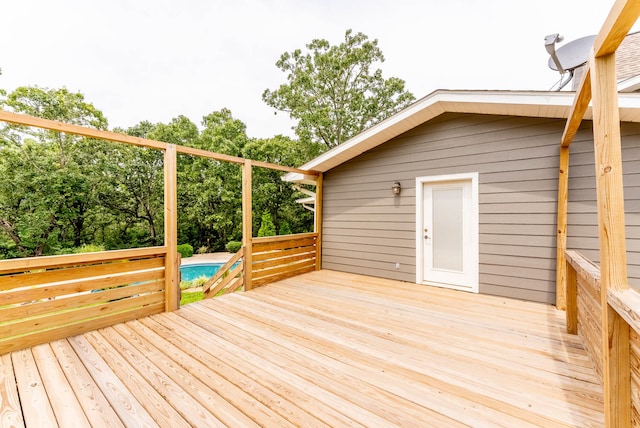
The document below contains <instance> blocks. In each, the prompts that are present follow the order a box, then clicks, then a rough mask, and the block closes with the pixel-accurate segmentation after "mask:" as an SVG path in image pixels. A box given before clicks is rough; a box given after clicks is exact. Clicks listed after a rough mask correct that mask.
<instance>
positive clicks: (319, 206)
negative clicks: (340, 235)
mask: <svg viewBox="0 0 640 428" xmlns="http://www.w3.org/2000/svg"><path fill="white" fill-rule="evenodd" d="M323 179H324V176H323V174H322V173H320V174H318V176H317V177H316V201H315V205H314V215H313V231H314V232H315V233H316V234H317V236H316V270H320V269H322V240H323V235H324V234H323V230H322V218H323V216H324V201H323V199H324V190H323V189H324V187H323Z"/></svg>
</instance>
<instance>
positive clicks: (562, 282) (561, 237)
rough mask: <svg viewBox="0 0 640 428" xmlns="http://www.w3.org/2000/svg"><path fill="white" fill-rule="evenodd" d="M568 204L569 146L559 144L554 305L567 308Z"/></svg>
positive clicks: (569, 297) (562, 308)
mask: <svg viewBox="0 0 640 428" xmlns="http://www.w3.org/2000/svg"><path fill="white" fill-rule="evenodd" d="M568 204H569V146H560V170H559V176H558V229H557V234H558V235H557V238H556V307H557V308H558V309H560V310H565V309H566V308H567V300H568V299H571V298H572V297H571V296H568V295H567V294H568V290H567V259H566V256H565V251H567V213H568Z"/></svg>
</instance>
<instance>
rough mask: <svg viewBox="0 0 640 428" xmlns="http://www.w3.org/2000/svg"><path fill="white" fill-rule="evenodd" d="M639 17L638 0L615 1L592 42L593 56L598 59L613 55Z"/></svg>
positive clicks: (639, 7) (639, 6)
mask: <svg viewBox="0 0 640 428" xmlns="http://www.w3.org/2000/svg"><path fill="white" fill-rule="evenodd" d="M639 16H640V2H639V1H638V0H618V1H616V2H615V4H614V5H613V7H612V8H611V11H610V12H609V16H607V19H606V20H605V22H604V24H603V25H602V28H601V29H600V32H599V33H598V36H597V37H596V40H595V41H594V42H593V51H594V52H595V54H594V56H595V57H596V58H599V57H601V56H605V55H609V54H612V53H614V52H615V51H616V50H617V49H618V46H620V43H622V41H623V40H624V38H625V37H626V36H627V34H628V33H629V31H631V27H633V25H634V24H635V23H636V21H637V20H638V17H639Z"/></svg>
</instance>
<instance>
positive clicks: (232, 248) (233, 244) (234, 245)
mask: <svg viewBox="0 0 640 428" xmlns="http://www.w3.org/2000/svg"><path fill="white" fill-rule="evenodd" d="M225 248H226V250H227V251H228V252H230V253H233V254H235V253H237V252H238V251H240V248H242V242H240V241H229V242H227V245H225Z"/></svg>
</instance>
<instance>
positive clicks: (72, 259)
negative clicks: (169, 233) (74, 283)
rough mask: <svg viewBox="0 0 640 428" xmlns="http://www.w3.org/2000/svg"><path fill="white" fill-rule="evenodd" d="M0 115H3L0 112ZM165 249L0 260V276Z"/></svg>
mask: <svg viewBox="0 0 640 428" xmlns="http://www.w3.org/2000/svg"><path fill="white" fill-rule="evenodd" d="M1 113H4V112H2V111H0V115H1ZM166 251H167V250H166V248H165V247H149V248H134V249H128V250H110V251H101V252H98V253H83V254H65V255H61V256H42V257H27V258H22V259H9V260H0V274H3V275H4V274H10V273H14V272H25V271H30V270H38V269H52V268H58V267H66V266H74V265H83V264H97V263H102V262H107V261H113V260H131V259H143V258H148V257H153V256H162V255H164V254H165V253H166Z"/></svg>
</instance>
